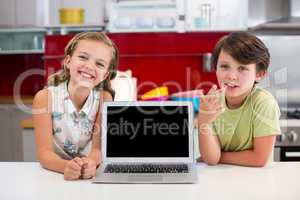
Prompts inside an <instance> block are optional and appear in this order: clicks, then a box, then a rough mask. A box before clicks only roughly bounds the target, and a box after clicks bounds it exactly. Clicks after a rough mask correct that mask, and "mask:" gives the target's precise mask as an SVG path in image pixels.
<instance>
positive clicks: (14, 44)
mask: <svg viewBox="0 0 300 200" xmlns="http://www.w3.org/2000/svg"><path fill="white" fill-rule="evenodd" d="M45 31H46V30H45V29H42V28H9V29H0V54H30V53H31V54H32V53H37V54H39V53H44V34H45Z"/></svg>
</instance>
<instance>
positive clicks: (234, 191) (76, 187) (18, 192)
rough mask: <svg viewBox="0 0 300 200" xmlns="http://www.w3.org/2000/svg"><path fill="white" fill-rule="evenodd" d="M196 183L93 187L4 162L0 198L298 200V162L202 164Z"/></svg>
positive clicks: (31, 165) (0, 170)
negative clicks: (265, 165) (260, 166)
mask: <svg viewBox="0 0 300 200" xmlns="http://www.w3.org/2000/svg"><path fill="white" fill-rule="evenodd" d="M197 167H198V177H199V181H198V183H197V184H166V185H163V184H156V185H155V184H92V183H91V182H90V181H89V180H79V181H65V180H64V179H63V176H62V174H59V173H55V172H51V171H48V170H45V169H43V168H41V167H40V165H39V163H33V162H31V163H30V162H23V163H22V162H0V178H1V183H0V184H1V185H0V186H1V187H0V188H1V190H0V199H1V200H14V199H18V200H19V199H26V200H27V199H28V200H29V199H30V200H41V199H43V200H47V199H53V200H63V199H68V200H76V199H80V200H88V199H97V200H106V199H115V200H127V199H130V200H135V199H136V200H148V199H149V200H157V199H163V200H168V199H171V200H177V199H178V200H190V199H193V200H201V199H218V200H226V199H228V200H234V199H237V200H256V199H263V200H268V199H270V200H279V199H280V200H281V199H282V200H299V199H300V162H274V163H272V164H271V165H270V166H267V167H264V168H250V167H239V166H232V165H218V166H207V165H205V164H198V165H197Z"/></svg>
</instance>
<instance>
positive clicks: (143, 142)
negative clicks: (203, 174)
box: [92, 101, 197, 183]
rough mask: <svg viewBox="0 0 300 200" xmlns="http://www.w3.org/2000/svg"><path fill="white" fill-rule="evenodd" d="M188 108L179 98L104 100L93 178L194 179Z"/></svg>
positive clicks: (102, 180)
mask: <svg viewBox="0 0 300 200" xmlns="http://www.w3.org/2000/svg"><path fill="white" fill-rule="evenodd" d="M193 145H194V141H193V109H192V103H191V102H184V101H134V102H105V103H104V105H103V112H102V145H101V146H102V147H101V150H102V163H101V166H100V167H99V168H98V170H97V174H96V177H95V178H94V179H93V180H92V182H93V183H195V182H196V181H197V173H196V169H195V159H194V147H193Z"/></svg>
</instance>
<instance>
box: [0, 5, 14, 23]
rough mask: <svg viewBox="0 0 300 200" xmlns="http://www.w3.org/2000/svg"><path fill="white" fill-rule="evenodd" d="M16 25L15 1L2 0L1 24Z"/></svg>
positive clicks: (0, 9)
mask: <svg viewBox="0 0 300 200" xmlns="http://www.w3.org/2000/svg"><path fill="white" fill-rule="evenodd" d="M13 25H15V1H14V0H1V1H0V26H13Z"/></svg>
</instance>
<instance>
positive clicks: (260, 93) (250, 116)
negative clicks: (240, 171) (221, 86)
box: [212, 87, 280, 151]
mask: <svg viewBox="0 0 300 200" xmlns="http://www.w3.org/2000/svg"><path fill="white" fill-rule="evenodd" d="M279 117H280V110H279V107H278V104H277V102H276V100H275V98H274V97H273V96H272V95H271V94H270V93H269V92H267V91H266V90H264V89H262V88H258V87H254V88H253V90H252V91H251V93H250V95H249V96H248V97H247V99H246V100H245V102H244V103H243V105H242V106H241V107H239V108H237V109H229V108H227V107H226V108H225V111H224V112H223V113H222V114H221V115H220V116H219V117H218V118H217V120H216V121H215V122H214V123H213V126H212V127H213V130H214V132H215V134H216V135H217V136H218V139H219V141H220V146H221V150H222V151H243V150H247V149H253V139H254V138H256V137H261V136H267V135H277V134H280V126H279Z"/></svg>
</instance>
